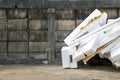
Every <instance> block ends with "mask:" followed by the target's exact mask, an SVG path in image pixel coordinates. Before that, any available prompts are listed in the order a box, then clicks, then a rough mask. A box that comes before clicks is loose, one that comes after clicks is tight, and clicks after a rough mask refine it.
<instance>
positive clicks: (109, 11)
mask: <svg viewBox="0 0 120 80" xmlns="http://www.w3.org/2000/svg"><path fill="white" fill-rule="evenodd" d="M100 10H101V11H104V12H106V13H107V14H108V18H117V17H118V15H117V9H100Z"/></svg>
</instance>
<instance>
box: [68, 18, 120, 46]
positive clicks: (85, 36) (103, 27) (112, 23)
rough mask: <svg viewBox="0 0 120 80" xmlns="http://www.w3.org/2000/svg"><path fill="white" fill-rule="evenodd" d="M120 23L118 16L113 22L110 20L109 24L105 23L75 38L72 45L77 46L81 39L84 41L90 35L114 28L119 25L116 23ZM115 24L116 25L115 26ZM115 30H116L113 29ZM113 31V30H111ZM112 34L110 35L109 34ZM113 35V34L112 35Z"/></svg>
mask: <svg viewBox="0 0 120 80" xmlns="http://www.w3.org/2000/svg"><path fill="white" fill-rule="evenodd" d="M119 24H120V18H117V19H116V20H114V21H113V22H110V23H108V24H105V25H103V26H102V27H100V28H98V29H95V30H93V31H91V32H90V33H88V34H86V35H84V36H82V37H80V38H78V39H76V40H74V41H73V42H71V43H70V45H74V46H77V45H78V44H80V43H81V41H84V40H85V39H86V38H88V37H90V36H96V35H95V34H98V33H101V32H104V31H106V30H109V29H111V27H112V28H115V27H117V26H115V25H119ZM113 26H114V27H113ZM113 32H114V31H113ZM111 33H112V32H111ZM109 36H110V35H109ZM112 36H113V35H112Z"/></svg>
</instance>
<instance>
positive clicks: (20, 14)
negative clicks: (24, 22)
mask: <svg viewBox="0 0 120 80" xmlns="http://www.w3.org/2000/svg"><path fill="white" fill-rule="evenodd" d="M26 16H27V10H26V9H10V10H8V18H10V19H11V18H12V19H13V18H26Z"/></svg>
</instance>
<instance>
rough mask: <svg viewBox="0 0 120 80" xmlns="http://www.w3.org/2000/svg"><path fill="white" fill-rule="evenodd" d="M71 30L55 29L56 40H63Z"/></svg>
mask: <svg viewBox="0 0 120 80" xmlns="http://www.w3.org/2000/svg"><path fill="white" fill-rule="evenodd" d="M70 33H71V31H56V41H63V40H64V39H65V38H66V37H67V36H68V35H69V34H70Z"/></svg>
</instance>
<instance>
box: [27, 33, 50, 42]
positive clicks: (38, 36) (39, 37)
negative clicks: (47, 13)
mask: <svg viewBox="0 0 120 80" xmlns="http://www.w3.org/2000/svg"><path fill="white" fill-rule="evenodd" d="M29 40H30V41H47V40H48V35H47V31H30V32H29Z"/></svg>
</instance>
